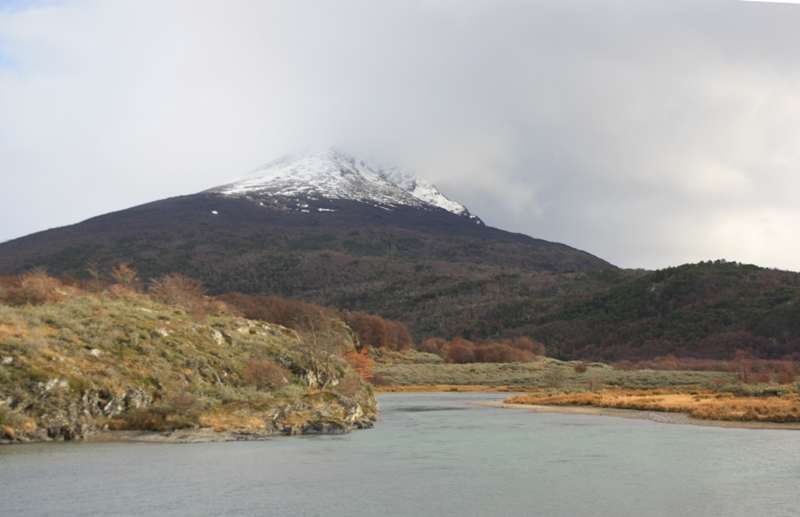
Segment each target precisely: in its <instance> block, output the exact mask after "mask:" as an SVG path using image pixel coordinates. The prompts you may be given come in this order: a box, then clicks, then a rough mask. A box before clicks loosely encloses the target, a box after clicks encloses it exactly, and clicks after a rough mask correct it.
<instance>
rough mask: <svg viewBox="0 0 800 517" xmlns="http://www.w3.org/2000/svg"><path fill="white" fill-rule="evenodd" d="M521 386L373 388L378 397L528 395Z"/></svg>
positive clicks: (430, 385)
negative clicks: (394, 394)
mask: <svg viewBox="0 0 800 517" xmlns="http://www.w3.org/2000/svg"><path fill="white" fill-rule="evenodd" d="M530 391H531V390H530V389H529V388H524V387H519V386H488V385H485V384H424V385H412V386H373V387H372V392H373V393H375V394H376V395H380V394H385V393H528V392H530Z"/></svg>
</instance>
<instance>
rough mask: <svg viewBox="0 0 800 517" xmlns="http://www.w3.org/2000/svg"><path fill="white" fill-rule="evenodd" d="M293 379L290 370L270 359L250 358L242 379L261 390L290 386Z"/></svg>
mask: <svg viewBox="0 0 800 517" xmlns="http://www.w3.org/2000/svg"><path fill="white" fill-rule="evenodd" d="M291 378H292V374H291V372H289V370H287V369H285V368H282V367H280V366H278V365H277V364H275V363H273V362H272V361H269V360H268V359H259V358H255V357H253V358H250V359H249V360H248V361H247V362H246V363H245V365H244V367H243V368H242V379H244V381H245V382H246V383H248V384H253V385H254V386H256V387H257V388H258V389H260V390H275V389H277V388H279V387H281V386H283V385H286V384H289V382H290V380H291Z"/></svg>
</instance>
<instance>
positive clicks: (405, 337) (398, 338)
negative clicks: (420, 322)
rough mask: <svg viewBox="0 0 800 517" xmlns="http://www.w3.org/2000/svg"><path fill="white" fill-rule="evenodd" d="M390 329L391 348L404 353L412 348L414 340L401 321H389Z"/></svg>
mask: <svg viewBox="0 0 800 517" xmlns="http://www.w3.org/2000/svg"><path fill="white" fill-rule="evenodd" d="M386 323H387V326H388V329H389V348H390V349H392V350H396V351H398V352H403V351H406V350H408V349H409V348H411V345H413V344H414V340H413V339H411V334H409V333H408V329H407V328H406V326H405V325H403V324H402V323H400V322H399V321H387V322H386Z"/></svg>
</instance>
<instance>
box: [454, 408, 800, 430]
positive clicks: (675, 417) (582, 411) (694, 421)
mask: <svg viewBox="0 0 800 517" xmlns="http://www.w3.org/2000/svg"><path fill="white" fill-rule="evenodd" d="M469 404H470V405H472V406H487V407H496V408H505V409H525V410H528V411H534V412H537V413H559V414H563V415H594V416H612V417H617V418H636V419H641V420H651V421H653V422H659V423H663V424H680V425H696V426H701V427H725V428H730V429H779V430H781V429H782V430H786V431H800V422H787V423H777V422H751V421H739V420H701V419H698V418H692V417H690V416H689V415H686V414H685V413H669V412H665V411H642V410H638V409H617V408H601V407H595V406H541V405H535V404H511V403H508V402H470V403H469Z"/></svg>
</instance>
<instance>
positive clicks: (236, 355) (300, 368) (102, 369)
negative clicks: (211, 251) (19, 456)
mask: <svg viewBox="0 0 800 517" xmlns="http://www.w3.org/2000/svg"><path fill="white" fill-rule="evenodd" d="M41 279H42V281H43V282H45V283H47V282H50V280H52V279H47V278H46V277H44V276H42V277H41ZM40 287H41V291H43V292H44V293H45V294H46V296H44V297H42V298H41V299H40V300H38V301H36V302H35V303H31V302H29V301H25V300H22V301H21V302H19V301H18V302H17V303H12V304H0V440H2V441H3V442H6V443H8V442H23V441H41V440H52V439H79V438H82V437H85V436H88V435H91V434H94V433H97V432H99V431H102V430H105V429H111V430H114V429H118V430H146V431H170V430H175V429H191V428H197V429H199V428H208V429H214V430H216V431H227V432H229V433H233V435H232V436H234V437H235V436H236V435H238V436H240V437H242V438H247V437H254V436H266V435H271V434H276V433H285V434H294V433H308V432H347V430H349V429H350V428H353V427H368V426H371V419H374V418H375V416H376V412H377V406H376V403H375V400H374V397H373V396H372V392H371V388H370V386H369V385H368V384H366V383H365V382H364V381H362V380H361V378H360V377H359V375H358V373H357V372H356V371H355V370H354V369H353V368H352V367H351V365H350V363H349V361H348V360H347V358H346V356H347V354H348V353H352V352H353V348H354V343H353V335H352V333H351V332H350V330H349V328H348V327H347V326H346V325H345V324H344V323H343V322H341V321H340V320H336V319H331V318H329V317H327V316H326V315H325V314H310V315H309V325H308V328H307V329H305V330H301V331H296V330H292V329H287V328H285V327H281V326H279V325H271V324H266V323H263V322H259V321H254V320H248V319H245V318H241V317H237V316H234V315H231V314H229V313H228V312H226V311H225V310H224V307H223V306H222V305H220V304H217V303H215V302H213V301H211V300H208V299H203V298H201V299H200V300H199V302H198V300H196V299H195V300H194V302H197V303H202V304H203V305H202V306H197V305H194V306H193V305H192V304H186V303H183V304H178V303H165V302H163V301H159V300H157V299H155V297H154V296H150V295H145V294H142V293H140V292H136V290H133V289H129V288H126V287H124V286H117V287H114V286H112V287H114V288H113V289H106V290H104V291H102V292H99V293H88V292H79V291H77V290H74V289H71V288H68V287H65V286H63V285H60V284H58V282H53V283H51V284H49V287H48V285H45V286H40ZM47 293H49V294H47ZM187 307H188V308H187ZM201 309H202V310H201Z"/></svg>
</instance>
